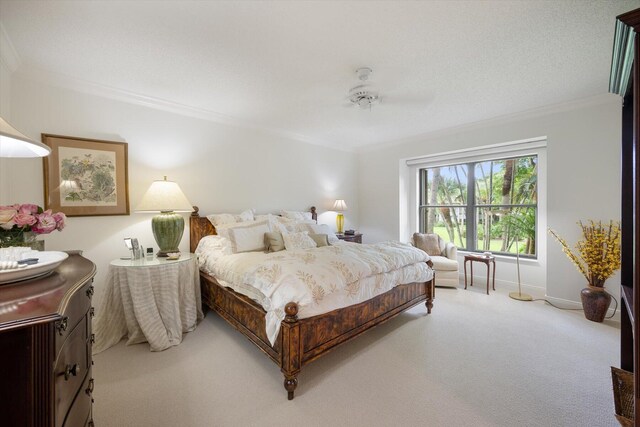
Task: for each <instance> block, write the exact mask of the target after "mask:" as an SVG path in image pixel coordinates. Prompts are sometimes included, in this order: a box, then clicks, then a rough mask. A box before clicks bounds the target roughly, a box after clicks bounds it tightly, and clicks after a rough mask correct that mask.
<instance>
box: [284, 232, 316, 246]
mask: <svg viewBox="0 0 640 427" xmlns="http://www.w3.org/2000/svg"><path fill="white" fill-rule="evenodd" d="M282 238H283V239H284V247H285V248H286V249H287V250H288V251H294V250H296V249H311V248H315V247H317V246H318V244H317V243H316V242H315V240H313V239H312V238H311V237H309V232H308V231H300V232H296V233H285V234H283V235H282Z"/></svg>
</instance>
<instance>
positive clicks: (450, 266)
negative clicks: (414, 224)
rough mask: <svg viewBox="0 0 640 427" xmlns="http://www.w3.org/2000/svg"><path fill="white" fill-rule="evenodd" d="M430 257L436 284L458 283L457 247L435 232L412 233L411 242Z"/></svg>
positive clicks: (448, 284)
mask: <svg viewBox="0 0 640 427" xmlns="http://www.w3.org/2000/svg"><path fill="white" fill-rule="evenodd" d="M411 243H412V244H413V245H414V246H415V247H416V248H418V249H422V250H423V251H425V252H426V253H427V254H429V256H430V257H431V261H432V262H433V269H434V270H435V272H436V286H442V287H453V288H455V287H457V286H458V284H459V276H458V271H459V265H458V258H457V255H458V248H456V246H455V245H454V244H453V243H451V242H445V241H444V239H443V238H442V237H440V236H438V235H437V234H423V233H413V237H412V242H411Z"/></svg>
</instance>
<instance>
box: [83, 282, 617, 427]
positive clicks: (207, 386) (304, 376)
mask: <svg viewBox="0 0 640 427" xmlns="http://www.w3.org/2000/svg"><path fill="white" fill-rule="evenodd" d="M481 288H482V287H481V286H479V287H478V289H473V290H468V291H464V290H462V289H458V290H455V289H438V292H437V299H436V301H435V304H434V310H433V314H432V315H430V316H426V315H425V313H426V311H425V308H424V305H421V306H418V307H414V308H413V309H412V310H410V311H409V312H407V313H405V314H403V315H400V316H399V317H397V318H395V319H394V320H392V321H390V322H388V323H386V324H385V325H382V326H380V327H378V328H376V329H375V330H374V331H370V332H368V333H366V334H365V335H363V336H361V337H359V338H358V339H356V340H355V341H352V342H350V343H347V344H345V345H343V346H341V347H340V348H338V349H336V350H335V351H333V352H332V353H330V354H328V355H326V356H325V357H323V358H321V359H320V360H318V361H316V362H313V363H312V364H310V365H309V366H306V367H305V368H304V369H303V370H302V373H301V374H300V376H299V378H298V379H299V385H298V389H297V390H296V398H295V399H294V400H293V401H287V398H286V392H285V390H284V388H283V386H282V380H283V378H282V375H281V373H280V371H279V369H278V367H277V366H276V365H275V364H273V363H272V362H271V361H270V360H269V359H267V357H266V356H264V355H263V354H262V353H261V352H260V351H259V350H258V349H257V348H256V347H254V346H253V344H251V343H250V342H249V341H247V340H246V339H245V338H244V337H243V336H241V335H240V334H239V333H238V332H236V331H235V330H233V329H232V328H231V327H230V326H228V325H227V324H226V323H225V322H223V321H222V320H221V319H220V318H219V317H218V316H217V315H215V314H213V313H211V312H209V313H208V314H207V316H206V317H205V319H204V321H203V322H202V323H201V324H200V325H199V326H198V328H197V329H196V330H195V331H194V332H192V333H190V334H188V335H186V336H185V338H184V341H183V342H182V344H180V345H179V346H178V347H174V348H171V349H169V350H166V351H164V352H161V353H151V352H149V346H148V344H139V345H134V346H125V345H124V342H120V343H119V344H118V345H116V346H114V347H112V348H110V349H109V350H107V351H105V352H103V353H101V354H98V355H96V356H95V366H94V377H95V379H96V386H95V393H94V395H95V404H94V420H95V421H96V424H97V425H98V426H100V427H108V426H119V427H121V426H155V427H160V426H283V425H285V426H286V425H301V426H397V425H403V426H463V425H466V426H474V427H480V426H545V427H547V426H615V425H617V424H616V421H615V418H614V416H613V397H612V392H611V381H610V376H609V375H610V374H609V366H610V365H614V366H619V335H620V330H619V324H618V323H615V322H613V321H606V322H605V323H604V324H596V323H593V322H589V321H587V320H586V319H584V317H583V315H582V313H581V312H572V311H560V310H558V309H555V308H553V307H551V306H548V305H545V304H544V303H542V302H533V303H531V302H519V301H515V300H511V299H509V297H508V296H507V295H506V292H500V291H498V292H492V293H491V295H490V296H487V295H485V294H484V293H483V290H482V289H481Z"/></svg>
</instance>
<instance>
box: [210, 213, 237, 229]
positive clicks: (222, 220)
mask: <svg viewBox="0 0 640 427" xmlns="http://www.w3.org/2000/svg"><path fill="white" fill-rule="evenodd" d="M207 219H208V220H209V221H210V222H211V224H213V226H214V227H215V228H218V227H220V226H222V225H226V224H235V223H236V222H238V221H237V220H236V216H235V215H233V214H213V215H207Z"/></svg>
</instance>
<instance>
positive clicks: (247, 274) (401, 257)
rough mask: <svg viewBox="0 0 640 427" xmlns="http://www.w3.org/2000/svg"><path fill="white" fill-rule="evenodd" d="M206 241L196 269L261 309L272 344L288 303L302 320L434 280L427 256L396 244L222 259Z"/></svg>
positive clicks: (199, 251)
mask: <svg viewBox="0 0 640 427" xmlns="http://www.w3.org/2000/svg"><path fill="white" fill-rule="evenodd" d="M209 237H213V236H208V237H205V238H204V239H202V240H201V242H200V244H199V245H198V249H197V250H196V254H197V255H198V259H199V262H200V269H201V270H203V271H204V272H206V273H208V274H210V275H212V276H214V277H215V278H216V279H217V280H218V281H220V282H221V284H223V285H224V286H229V287H231V288H232V289H234V290H235V291H237V292H240V293H242V294H245V295H247V296H249V297H251V298H253V299H254V300H256V301H257V302H258V303H259V304H261V305H262V307H263V308H264V310H265V311H266V312H267V314H266V329H267V331H266V332H267V337H268V338H269V341H270V342H271V344H274V342H275V340H276V338H277V336H278V332H279V330H280V322H282V320H283V319H284V307H285V305H286V304H287V303H288V302H295V303H297V304H298V306H299V312H298V317H299V318H306V317H311V316H315V315H318V314H322V313H327V312H329V311H332V310H335V309H338V308H342V307H346V306H349V305H353V304H357V303H359V302H362V301H365V300H368V299H371V298H373V297H375V296H376V295H380V294H382V293H384V292H386V291H388V290H390V289H391V288H393V287H394V286H396V285H398V284H406V283H412V282H425V281H428V280H431V278H432V277H433V270H431V269H430V268H429V267H428V266H427V264H426V262H425V261H427V260H428V259H429V255H427V254H426V253H425V252H423V251H421V250H419V249H416V248H414V247H412V246H411V245H408V244H405V243H400V242H384V243H376V244H366V245H361V244H356V243H345V242H341V243H339V244H336V245H333V246H323V247H320V248H313V249H303V250H295V251H286V250H285V251H280V252H272V253H263V252H245V253H239V254H232V255H223V253H224V252H221V251H220V249H221V247H220V245H219V243H218V242H217V241H216V240H215V239H209Z"/></svg>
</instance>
